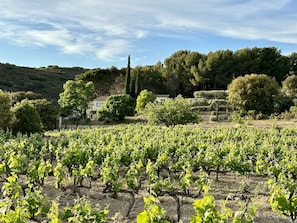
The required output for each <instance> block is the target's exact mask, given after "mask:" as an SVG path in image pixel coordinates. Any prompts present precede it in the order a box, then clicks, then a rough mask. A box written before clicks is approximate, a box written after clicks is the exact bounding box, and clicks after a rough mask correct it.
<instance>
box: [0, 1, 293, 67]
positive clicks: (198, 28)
mask: <svg viewBox="0 0 297 223" xmlns="http://www.w3.org/2000/svg"><path fill="white" fill-rule="evenodd" d="M291 4H295V8H296V3H294V1H293V0H291V1H290V0H270V1H259V0H209V1H204V0H184V1H177V0H174V1H173V0H162V1H160V0H150V1H139V0H122V1H117V0H108V1H105V0H97V1H93V0H82V1H76V0H65V1H60V0H52V1H47V0H40V1H32V0H2V1H1V8H0V14H1V18H0V39H8V40H10V41H11V42H13V43H14V44H18V45H21V46H26V45H32V46H38V47H43V46H55V47H56V48H57V49H59V50H60V52H62V53H66V54H90V53H91V54H94V55H96V56H97V57H98V58H99V59H102V60H107V61H112V60H116V59H117V58H119V57H122V56H123V55H127V52H130V51H131V50H132V49H135V48H136V46H135V45H134V44H135V41H136V40H137V39H145V38H149V37H151V36H169V38H170V36H172V38H175V37H177V36H181V37H182V38H186V36H187V35H189V36H190V37H189V38H193V35H192V34H193V33H195V34H199V33H203V32H204V31H207V32H210V33H212V34H213V35H221V36H228V37H235V38H242V39H267V40H271V41H276V42H285V43H296V42H297V13H296V12H294V11H293V10H290V9H291V8H292V5H291ZM200 37H201V36H200V35H198V38H200ZM142 47H143V48H145V47H147V46H142Z"/></svg>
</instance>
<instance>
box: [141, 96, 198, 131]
mask: <svg viewBox="0 0 297 223" xmlns="http://www.w3.org/2000/svg"><path fill="white" fill-rule="evenodd" d="M143 115H144V117H145V118H146V119H147V120H148V122H149V123H152V124H162V123H164V124H165V125H166V126H171V125H178V124H187V123H198V122H199V121H200V117H199V114H198V113H197V112H195V111H192V110H191V106H190V104H189V103H188V101H187V100H185V99H184V98H183V97H182V96H180V95H179V96H177V97H176V98H173V99H172V98H168V99H166V100H165V101H164V102H153V103H149V104H147V106H146V107H145V109H144V110H143Z"/></svg>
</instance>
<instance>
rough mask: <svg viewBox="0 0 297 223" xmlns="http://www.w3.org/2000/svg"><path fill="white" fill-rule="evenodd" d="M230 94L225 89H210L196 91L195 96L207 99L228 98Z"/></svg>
mask: <svg viewBox="0 0 297 223" xmlns="http://www.w3.org/2000/svg"><path fill="white" fill-rule="evenodd" d="M227 96H228V94H227V91H225V90H210V91H195V92H194V97H195V98H205V99H226V98H227Z"/></svg>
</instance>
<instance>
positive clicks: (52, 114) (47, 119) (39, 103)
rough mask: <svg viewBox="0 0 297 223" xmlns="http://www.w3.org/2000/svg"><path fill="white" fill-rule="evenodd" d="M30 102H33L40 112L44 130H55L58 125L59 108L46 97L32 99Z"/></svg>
mask: <svg viewBox="0 0 297 223" xmlns="http://www.w3.org/2000/svg"><path fill="white" fill-rule="evenodd" d="M29 103H30V104H32V105H33V106H34V107H35V109H36V111H37V112H38V114H39V117H40V120H41V123H42V128H43V129H44V130H53V129H54V128H55V126H56V119H57V116H58V109H57V108H56V107H55V106H54V105H53V104H52V103H51V102H49V101H48V100H46V99H36V100H30V101H29Z"/></svg>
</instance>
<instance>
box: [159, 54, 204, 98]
mask: <svg viewBox="0 0 297 223" xmlns="http://www.w3.org/2000/svg"><path fill="white" fill-rule="evenodd" d="M201 57H202V55H201V54H200V53H198V52H191V51H188V50H179V51H177V52H175V53H173V54H172V55H171V56H170V57H168V58H166V59H165V61H164V64H165V69H164V72H163V77H164V79H165V85H166V87H167V89H168V90H169V94H170V95H171V96H174V97H175V96H177V95H179V94H182V95H184V96H185V95H187V96H189V95H192V89H193V85H192V83H191V82H190V80H191V79H193V74H192V73H191V67H192V66H197V64H198V62H199V59H200V58H201Z"/></svg>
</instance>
